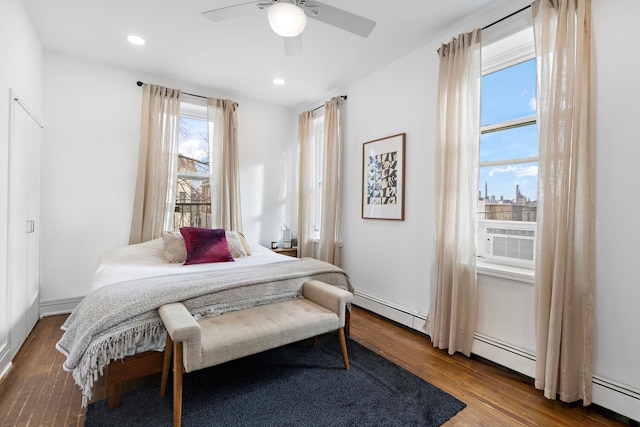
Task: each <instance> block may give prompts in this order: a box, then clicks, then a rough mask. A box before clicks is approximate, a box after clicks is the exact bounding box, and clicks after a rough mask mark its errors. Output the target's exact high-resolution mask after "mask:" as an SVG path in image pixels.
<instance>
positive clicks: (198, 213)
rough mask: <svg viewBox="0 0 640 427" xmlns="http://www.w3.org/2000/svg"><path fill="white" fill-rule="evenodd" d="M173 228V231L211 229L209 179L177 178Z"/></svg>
mask: <svg viewBox="0 0 640 427" xmlns="http://www.w3.org/2000/svg"><path fill="white" fill-rule="evenodd" d="M174 226H175V229H178V228H180V227H203V228H211V191H210V186H209V178H199V179H187V178H181V177H178V188H177V189H176V209H175V215H174Z"/></svg>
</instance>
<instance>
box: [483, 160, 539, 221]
mask: <svg viewBox="0 0 640 427" xmlns="http://www.w3.org/2000/svg"><path fill="white" fill-rule="evenodd" d="M478 182H479V185H480V191H479V194H478V217H479V218H480V219H495V220H506V221H536V207H537V203H536V199H537V194H538V191H537V185H538V162H531V163H521V164H510V165H502V166H486V167H481V168H480V176H479V181H478Z"/></svg>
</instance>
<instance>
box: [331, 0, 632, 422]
mask: <svg viewBox="0 0 640 427" xmlns="http://www.w3.org/2000/svg"><path fill="white" fill-rule="evenodd" d="M514 10H517V6H516V5H507V6H505V7H504V8H503V9H502V10H498V11H493V12H491V13H492V14H494V16H495V17H500V16H505V15H507V14H509V13H511V12H513V11H514ZM637 16H640V3H639V2H637V1H635V0H618V1H616V2H593V26H594V33H595V44H596V76H597V83H596V84H597V93H598V95H597V99H598V100H597V144H598V148H597V242H596V245H597V266H596V270H597V277H596V282H597V283H596V300H595V325H596V326H595V328H596V330H595V352H594V371H595V377H596V380H594V383H595V382H596V381H597V382H598V384H597V385H596V386H595V387H594V402H595V403H598V404H601V405H602V406H605V407H608V408H610V409H613V410H615V411H617V412H620V413H622V414H623V415H626V416H629V417H632V418H634V419H640V405H639V404H638V402H640V400H638V399H640V364H639V363H638V362H637V360H638V354H640V340H639V339H638V336H639V335H638V323H637V321H636V317H637V312H638V301H640V286H638V279H637V277H638V275H637V270H636V269H635V263H636V262H637V259H636V258H637V256H638V255H639V254H640V252H639V251H638V244H637V238H638V235H639V233H638V232H637V231H636V230H635V222H634V220H633V219H634V218H635V217H637V207H636V206H637V202H636V198H637V194H636V193H637V183H638V182H640V168H638V167H637V165H636V163H637V161H638V159H640V137H639V136H638V135H639V133H638V127H637V117H636V116H637V112H638V108H637V100H638V99H640V85H638V84H637V82H636V80H637V78H636V77H635V76H637V75H638V73H640V56H639V55H637V52H639V51H640V38H639V37H637V36H636V35H635V34H633V33H632V31H633V28H634V26H635V25H636V23H637V19H636V18H637ZM492 21H493V19H489V18H488V17H475V18H474V20H473V21H470V22H468V23H465V24H463V25H460V27H457V28H452V29H451V31H450V32H449V33H448V34H447V35H445V36H443V38H442V39H441V40H437V41H434V42H433V43H431V44H428V45H426V46H425V47H423V48H421V49H419V50H417V51H415V52H413V53H411V54H409V55H407V56H405V57H404V58H401V59H400V60H398V61H395V62H393V63H391V64H388V65H387V66H385V67H384V68H382V69H380V70H377V71H375V72H372V73H371V74H370V75H368V76H366V77H365V78H362V79H360V80H359V81H358V82H356V83H354V84H351V85H350V86H348V87H347V88H346V90H344V93H346V94H347V95H348V97H349V98H348V101H347V103H346V106H347V129H348V130H347V136H346V141H347V142H346V150H345V183H346V184H345V200H344V207H345V211H344V250H343V267H344V268H345V270H346V271H347V272H348V273H349V275H350V277H351V279H352V281H353V284H354V287H355V289H356V292H357V294H359V295H360V297H358V296H356V299H355V301H357V302H358V303H359V304H360V305H363V306H365V307H366V308H369V309H372V310H374V311H376V312H378V313H380V314H382V315H385V316H388V317H391V318H394V320H397V321H399V322H401V323H404V324H406V325H408V326H411V327H414V328H416V329H420V327H421V323H422V322H421V318H423V317H424V316H425V314H426V313H427V311H428V308H429V303H430V296H429V290H428V289H429V276H430V274H431V260H432V250H433V245H432V240H433V222H434V215H433V209H432V206H433V195H434V189H433V184H432V183H433V172H432V170H433V152H434V134H435V115H436V111H435V104H436V82H437V55H436V53H435V51H436V49H437V48H438V47H439V45H440V43H441V42H448V41H449V40H450V38H451V37H453V36H455V35H457V34H458V33H459V32H461V31H469V30H470V29H472V28H474V26H475V24H477V25H478V26H482V25H484V24H486V23H488V22H492ZM341 93H342V91H341ZM399 132H406V133H407V146H406V154H407V164H406V174H407V176H406V188H405V190H406V201H405V203H406V205H405V221H377V220H363V219H361V207H360V203H361V189H360V186H361V180H362V177H361V173H362V172H361V162H362V143H364V142H366V141H369V140H372V139H377V138H381V137H385V136H388V135H392V134H396V133H399ZM479 304H480V307H479V319H478V328H479V329H478V332H479V333H480V334H482V335H483V336H485V337H489V338H490V340H491V341H492V344H491V345H489V346H488V347H491V346H492V345H494V344H498V346H500V345H503V346H504V349H503V350H505V351H506V352H509V351H512V350H513V351H516V352H521V353H522V356H523V358H524V359H523V360H525V362H528V364H527V363H525V365H526V366H525V367H523V368H522V371H523V372H531V367H532V366H533V365H532V363H533V362H532V359H531V357H533V356H534V354H535V337H534V329H533V318H532V317H533V304H534V301H533V288H532V285H531V284H526V283H517V282H513V281H510V280H506V279H502V278H493V277H490V276H481V277H480V282H479ZM505 308H506V309H505ZM510 315H516V316H517V318H516V319H514V321H513V323H512V324H510V325H505V322H509V319H505V318H504V317H505V316H507V317H508V316H510ZM525 315H526V316H528V317H530V318H524V317H523V316H525ZM476 341H478V340H476ZM483 346H484V347H483ZM476 348H478V352H484V351H486V349H487V347H486V346H485V345H484V343H478V346H477V347H476V344H475V343H474V351H475V349H476ZM518 357H520V356H518ZM527 357H529V359H527ZM497 361H499V362H502V361H501V360H497ZM523 366H524V365H523ZM516 368H518V367H516ZM601 384H604V385H605V386H601ZM607 387H609V389H608V390H605V389H606V388H607ZM611 388H614V389H617V390H618V391H620V392H621V393H619V394H614V395H611V394H607V393H610V391H611V390H610V389H611ZM624 395H629V396H631V397H630V398H629V399H627V398H626V397H624ZM611 396H614V397H613V398H611ZM625 399H627V400H625Z"/></svg>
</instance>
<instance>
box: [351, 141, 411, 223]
mask: <svg viewBox="0 0 640 427" xmlns="http://www.w3.org/2000/svg"><path fill="white" fill-rule="evenodd" d="M405 144H406V133H399V134H396V135H391V136H387V137H384V138H380V139H375V140H373V141H368V142H365V143H364V144H362V218H363V219H387V220H398V221H403V220H404V180H405Z"/></svg>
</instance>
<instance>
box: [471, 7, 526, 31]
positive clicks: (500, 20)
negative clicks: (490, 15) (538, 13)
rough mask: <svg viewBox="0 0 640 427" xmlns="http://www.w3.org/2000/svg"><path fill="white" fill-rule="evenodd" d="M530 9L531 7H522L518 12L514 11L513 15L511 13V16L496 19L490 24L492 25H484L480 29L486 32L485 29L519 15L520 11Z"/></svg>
mask: <svg viewBox="0 0 640 427" xmlns="http://www.w3.org/2000/svg"><path fill="white" fill-rule="evenodd" d="M530 7H531V5H527V6H525V7H523V8H522V9H520V10H516V11H515V12H513V13H512V14H510V15H507V16H505V17H504V18H500V19H498V20H497V21H494V22H492V23H491V24H489V25H485V26H484V27H482V29H483V30H486V29H487V28H489V27H493V26H494V25H496V24H498V23H500V22H502V21H504V20H505V19H509V18H511V17H512V16H513V15H517V14H518V13H520V12H522V11H524V10H527V9H529V8H530Z"/></svg>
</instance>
